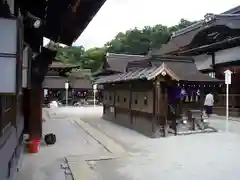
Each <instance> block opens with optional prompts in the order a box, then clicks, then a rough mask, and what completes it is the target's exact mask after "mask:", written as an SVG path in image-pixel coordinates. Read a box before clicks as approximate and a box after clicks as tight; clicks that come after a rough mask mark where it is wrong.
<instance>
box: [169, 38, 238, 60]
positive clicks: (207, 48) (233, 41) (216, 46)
mask: <svg viewBox="0 0 240 180" xmlns="http://www.w3.org/2000/svg"><path fill="white" fill-rule="evenodd" d="M239 45H240V36H238V37H234V38H228V39H225V40H223V41H220V42H216V43H212V44H208V45H204V46H200V47H196V48H192V49H188V50H182V51H176V52H173V54H175V55H186V56H190V55H191V56H194V55H199V54H203V53H206V52H207V53H208V52H216V51H220V50H223V49H227V48H232V47H236V46H239Z"/></svg>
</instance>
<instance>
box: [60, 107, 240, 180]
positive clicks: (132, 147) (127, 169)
mask: <svg viewBox="0 0 240 180" xmlns="http://www.w3.org/2000/svg"><path fill="white" fill-rule="evenodd" d="M66 111H68V112H67V114H68V113H71V112H70V111H69V110H66V109H62V110H61V112H59V113H60V114H61V113H62V114H64V113H66ZM71 111H72V114H74V116H79V118H81V119H82V120H83V121H85V122H88V123H89V124H91V125H92V126H93V127H95V128H97V129H99V130H101V131H102V132H103V133H105V134H106V135H108V136H109V137H111V138H112V139H114V140H115V141H116V142H117V143H119V144H121V145H122V146H123V147H125V149H127V150H128V151H129V152H131V156H128V157H122V158H115V159H111V160H104V161H90V162H91V163H90V165H89V166H91V168H92V169H93V172H94V173H95V174H97V175H98V177H101V178H100V179H104V180H118V179H119V180H120V179H126V180H133V179H134V180H135V179H138V180H146V179H153V180H154V179H156V180H158V179H164V180H168V179H169V180H172V179H183V180H185V179H189V180H195V179H196V180H198V179H199V180H200V179H201V180H202V179H210V180H215V179H216V180H221V179H222V180H226V179H228V180H237V179H238V176H239V175H240V172H239V171H238V166H240V158H239V155H238V152H239V151H240V136H239V134H238V132H240V126H239V130H238V129H237V127H236V128H235V129H232V130H231V128H229V129H230V132H229V133H225V132H220V133H209V134H195V135H188V136H177V137H167V138H160V139H149V138H147V137H145V136H143V135H140V134H138V133H136V132H134V131H132V130H129V129H127V128H124V127H120V126H118V125H116V124H113V123H111V122H108V121H104V120H102V119H101V118H99V116H100V113H101V109H99V108H95V109H88V110H87V109H85V110H84V114H81V113H82V112H81V111H80V110H76V109H75V110H74V109H72V110H71ZM88 113H89V114H91V116H89V115H87V114H88ZM97 114H98V115H97ZM97 116H98V118H97ZM209 121H210V123H212V122H214V123H215V124H217V126H218V127H219V128H220V129H222V130H224V127H225V126H224V124H225V123H224V121H223V120H218V119H214V118H213V119H210V120H209ZM234 123H236V122H232V121H231V122H230V123H229V124H230V127H235V125H234ZM236 130H238V131H236Z"/></svg>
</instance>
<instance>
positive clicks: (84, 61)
mask: <svg viewBox="0 0 240 180" xmlns="http://www.w3.org/2000/svg"><path fill="white" fill-rule="evenodd" d="M193 23H195V22H190V21H188V20H185V19H181V20H180V22H179V23H178V24H177V25H175V26H171V27H167V26H164V25H162V24H158V25H155V26H153V27H150V26H145V27H144V28H142V29H138V28H134V29H130V30H128V31H126V32H124V33H123V32H119V33H118V34H117V35H116V36H115V38H114V39H112V40H111V41H109V42H107V43H106V44H105V45H104V46H103V47H95V48H92V49H88V50H85V49H84V47H83V46H72V47H67V46H66V47H61V46H59V45H58V44H55V43H52V42H50V43H49V44H48V47H49V48H52V49H55V50H57V56H56V59H57V60H59V61H61V62H63V63H72V64H77V65H80V66H81V68H82V69H91V70H92V72H94V71H96V70H97V69H98V68H99V67H100V65H101V64H102V62H103V61H104V57H105V54H106V52H109V53H124V54H136V55H146V54H148V52H149V51H150V50H152V49H159V48H161V46H162V45H163V44H166V43H167V42H168V41H169V39H170V37H171V34H172V33H173V32H175V31H177V30H179V29H182V28H185V27H187V26H189V25H192V24H193Z"/></svg>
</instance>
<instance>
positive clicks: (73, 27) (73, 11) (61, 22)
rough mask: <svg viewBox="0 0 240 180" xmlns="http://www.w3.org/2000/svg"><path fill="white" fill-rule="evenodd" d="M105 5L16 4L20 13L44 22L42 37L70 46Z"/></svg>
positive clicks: (89, 1)
mask: <svg viewBox="0 0 240 180" xmlns="http://www.w3.org/2000/svg"><path fill="white" fill-rule="evenodd" d="M104 3H105V0H81V1H79V0H72V1H67V0H51V1H45V0H34V1H31V0H27V1H21V2H18V6H19V7H20V8H21V10H22V12H29V13H31V14H32V15H34V16H36V17H39V18H40V19H42V20H43V21H44V25H43V26H42V31H41V32H42V36H44V37H47V38H49V39H50V40H52V41H54V42H60V43H62V44H66V45H71V44H72V43H73V42H74V41H75V40H76V39H77V38H78V37H79V36H80V34H81V33H82V32H83V31H84V29H85V28H86V27H87V25H88V24H89V22H90V21H91V20H92V18H93V17H94V16H95V14H96V13H97V12H98V10H99V9H100V8H101V7H102V5H103V4H104Z"/></svg>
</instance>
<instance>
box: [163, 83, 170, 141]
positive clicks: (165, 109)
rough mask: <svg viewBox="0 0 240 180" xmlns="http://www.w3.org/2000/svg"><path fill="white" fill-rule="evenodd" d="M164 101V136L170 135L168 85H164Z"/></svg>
mask: <svg viewBox="0 0 240 180" xmlns="http://www.w3.org/2000/svg"><path fill="white" fill-rule="evenodd" d="M163 102H164V108H163V109H164V119H165V122H164V123H165V125H164V136H165V137H166V136H168V129H169V127H168V90H167V87H164V98H163Z"/></svg>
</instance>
